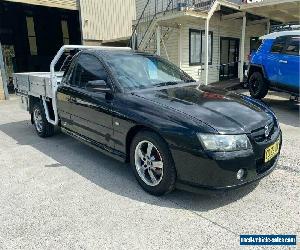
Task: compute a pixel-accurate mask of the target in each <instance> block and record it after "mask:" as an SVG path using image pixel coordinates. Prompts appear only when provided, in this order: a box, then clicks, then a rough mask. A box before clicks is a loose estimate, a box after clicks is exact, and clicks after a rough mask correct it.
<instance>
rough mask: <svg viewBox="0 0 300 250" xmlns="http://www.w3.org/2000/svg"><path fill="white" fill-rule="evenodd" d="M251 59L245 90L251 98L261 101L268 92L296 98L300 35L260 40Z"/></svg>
mask: <svg viewBox="0 0 300 250" xmlns="http://www.w3.org/2000/svg"><path fill="white" fill-rule="evenodd" d="M261 39H262V40H263V41H262V44H261V46H260V47H259V48H258V50H257V51H256V52H255V53H253V54H252V55H251V59H250V64H249V68H248V87H249V90H250V94H251V96H252V97H254V98H256V99H261V98H264V97H265V96H266V95H267V93H268V91H269V89H272V90H278V91H281V92H287V93H289V94H291V95H292V96H295V97H296V98H298V97H299V82H300V79H299V71H300V54H299V44H300V31H299V30H293V31H280V32H275V33H271V34H268V35H265V36H263V37H261Z"/></svg>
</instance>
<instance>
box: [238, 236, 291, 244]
mask: <svg viewBox="0 0 300 250" xmlns="http://www.w3.org/2000/svg"><path fill="white" fill-rule="evenodd" d="M240 245H241V246H253V245H256V246H258V245H260V246H266V245H269V246H296V245H297V237H296V235H280V234H279V235H273V234H272V235H240Z"/></svg>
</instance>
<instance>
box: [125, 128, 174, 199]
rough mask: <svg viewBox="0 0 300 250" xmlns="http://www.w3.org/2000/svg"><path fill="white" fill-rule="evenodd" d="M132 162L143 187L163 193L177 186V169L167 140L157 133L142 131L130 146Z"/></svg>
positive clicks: (148, 190) (155, 193) (150, 191)
mask: <svg viewBox="0 0 300 250" xmlns="http://www.w3.org/2000/svg"><path fill="white" fill-rule="evenodd" d="M130 163H131V166H132V168H133V171H134V174H135V177H136V179H137V181H138V182H139V184H140V185H141V186H142V188H143V189H144V190H145V191H147V192H148V193H150V194H153V195H158V196H159V195H163V194H166V193H169V192H171V191H172V190H174V188H175V181H176V170H175V166H174V162H173V158H172V155H171V153H170V150H169V148H168V145H167V144H166V142H165V141H164V140H163V139H162V138H161V137H160V136H159V135H157V134H156V133H153V132H150V131H142V132H140V133H138V134H137V135H136V136H135V138H134V139H133V141H132V143H131V147H130Z"/></svg>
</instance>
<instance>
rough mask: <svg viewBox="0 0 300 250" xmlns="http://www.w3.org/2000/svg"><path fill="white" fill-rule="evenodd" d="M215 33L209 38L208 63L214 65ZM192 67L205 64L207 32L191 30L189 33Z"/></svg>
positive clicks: (210, 34)
mask: <svg viewBox="0 0 300 250" xmlns="http://www.w3.org/2000/svg"><path fill="white" fill-rule="evenodd" d="M212 43H213V33H212V32H211V31H210V32H209V36H208V63H209V64H212ZM189 53H190V59H189V64H190V65H202V64H204V62H205V31H204V30H195V29H190V32H189Z"/></svg>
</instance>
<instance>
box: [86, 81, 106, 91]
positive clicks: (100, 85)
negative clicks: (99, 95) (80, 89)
mask: <svg viewBox="0 0 300 250" xmlns="http://www.w3.org/2000/svg"><path fill="white" fill-rule="evenodd" d="M85 88H86V90H88V91H91V92H109V91H110V90H111V89H110V88H109V87H108V85H107V83H106V82H105V81H104V80H94V81H89V82H88V83H87V84H86V86H85Z"/></svg>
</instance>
